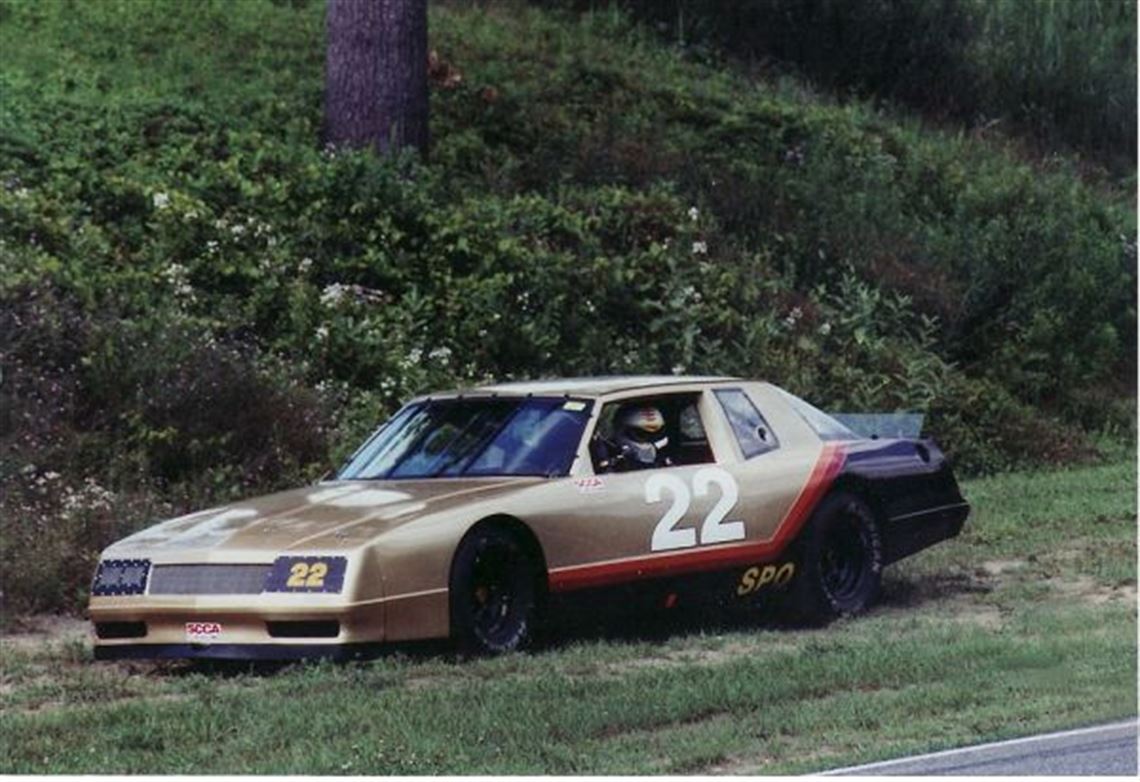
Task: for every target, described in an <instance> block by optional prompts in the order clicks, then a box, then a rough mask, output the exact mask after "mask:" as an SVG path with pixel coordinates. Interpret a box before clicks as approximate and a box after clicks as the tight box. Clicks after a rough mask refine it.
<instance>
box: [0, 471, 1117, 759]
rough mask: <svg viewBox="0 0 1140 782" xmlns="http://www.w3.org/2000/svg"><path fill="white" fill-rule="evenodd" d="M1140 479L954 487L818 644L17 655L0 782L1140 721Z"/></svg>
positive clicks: (1080, 474) (645, 632) (960, 737)
mask: <svg viewBox="0 0 1140 782" xmlns="http://www.w3.org/2000/svg"><path fill="white" fill-rule="evenodd" d="M1135 474H1136V462H1135V459H1134V456H1133V455H1132V454H1120V455H1117V456H1116V457H1115V458H1114V459H1113V460H1112V461H1111V462H1109V463H1108V464H1104V465H1100V466H1095V467H1085V468H1081V469H1071V470H1061V471H1051V472H1035V473H1031V474H1007V475H1003V476H999V477H993V478H986V479H982V480H975V481H968V482H966V483H965V485H964V491H965V493H966V496H967V497H968V499H969V500H970V501H971V502H972V503H973V506H974V508H975V509H976V512H975V515H974V516H973V517H972V518H971V520H970V522H969V523H968V524H967V526H966V528H965V530H964V531H963V533H962V535H961V536H960V537H959V538H956V539H955V540H952V541H949V542H947V543H945V544H943V545H939V546H937V547H934V548H932V549H929V550H927V551H925V552H923V553H921V554H919V555H918V556H917V557H914V558H912V559H909V560H906V561H904V562H903V563H900V564H899V565H896V566H892V567H891V568H888V570H887V571H886V580H885V583H884V592H883V597H882V600H881V601H880V604H879V605H878V606H877V607H876V608H874V609H873V610H872V612H871V613H870V614H869V615H867V616H865V617H862V618H858V619H855V620H850V621H842V622H839V623H837V624H834V625H832V626H830V627H828V628H826V629H822V630H795V631H793V630H786V629H780V628H777V627H774V626H771V625H770V624H763V623H761V624H757V622H756V620H755V617H749V616H748V615H743V616H738V615H735V614H727V615H725V616H722V617H719V618H717V617H710V616H707V615H702V616H694V615H691V614H689V615H681V616H673V615H667V616H666V617H665V618H663V619H662V620H660V621H657V622H650V621H646V620H645V618H644V617H642V618H641V621H629V619H628V618H620V617H619V618H615V619H614V620H612V621H611V623H609V624H607V625H604V626H602V627H593V626H591V625H585V626H583V627H580V628H578V629H576V630H572V631H567V632H566V633H565V634H564V635H563V636H562V637H561V638H560V639H557V640H556V641H555V643H553V645H551V646H550V647H549V648H546V649H544V650H542V651H539V652H536V653H533V654H526V655H510V656H507V657H502V658H497V659H489V660H468V661H462V662H458V661H455V660H453V659H451V658H449V657H445V656H439V655H437V654H435V653H433V652H431V651H430V650H419V651H414V652H411V653H409V652H407V651H405V652H402V653H398V654H390V655H388V656H386V657H384V658H382V659H380V660H378V661H375V662H371V663H361V664H345V665H336V666H333V665H308V666H292V667H289V668H286V669H283V670H278V671H266V670H261V671H252V672H251V671H248V670H247V671H242V670H241V669H240V668H236V667H235V668H232V669H229V670H228V671H226V670H223V671H218V670H213V669H211V668H209V667H205V666H192V665H185V664H165V665H158V664H155V665H150V664H141V663H119V664H111V663H104V664H92V663H91V662H90V661H89V656H90V648H89V646H88V645H87V644H86V642H85V641H84V640H82V636H78V637H77V636H75V635H70V636H68V635H66V634H63V635H61V634H59V633H58V631H57V632H56V634H55V636H54V639H55V640H53V641H52V642H50V643H47V644H45V643H44V642H43V640H42V636H41V637H37V636H36V634H35V633H28V634H25V635H17V636H14V637H9V638H7V639H5V641H6V648H5V653H4V655H3V657H2V658H0V686H2V687H3V689H4V692H5V697H4V700H3V701H2V702H0V769H3V770H4V771H5V772H8V773H104V774H106V773H132V772H140V771H146V772H148V773H257V772H260V773H274V774H296V773H306V774H314V773H323V774H391V773H417V774H427V773H486V774H504V773H528V774H534V773H567V774H569V773H624V774H630V773H653V772H656V773H716V772H719V773H724V772H736V773H753V774H755V773H790V772H806V771H818V770H820V769H823V768H828V767H837V766H842V765H847V764H852V763H857V762H864V761H871V760H876V759H881V758H885V757H892V756H898V755H901V754H906V753H911V752H922V751H928V750H936V749H940V748H944V747H947V746H955V745H960V744H966V743H975V742H980V741H985V740H989V739H997V738H1011V737H1014V736H1018V735H1025V734H1031V733H1034V732H1037V731H1042V730H1050V729H1061V728H1066V727H1073V726H1075V725H1081V724H1087V723H1089V722H1094V721H1098V720H1107V719H1113V718H1121V717H1125V716H1129V715H1135V713H1136V696H1137V691H1136V681H1137V679H1136V675H1137V671H1136V535H1135V529H1136V493H1135ZM618 627H620V628H621V629H620V630H619V629H618ZM219 674H228V675H219ZM647 694H651V697H647ZM346 726H351V728H350V729H346ZM821 737H824V738H823V739H822V740H821Z"/></svg>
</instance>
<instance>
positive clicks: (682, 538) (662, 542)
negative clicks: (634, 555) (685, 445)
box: [645, 467, 744, 551]
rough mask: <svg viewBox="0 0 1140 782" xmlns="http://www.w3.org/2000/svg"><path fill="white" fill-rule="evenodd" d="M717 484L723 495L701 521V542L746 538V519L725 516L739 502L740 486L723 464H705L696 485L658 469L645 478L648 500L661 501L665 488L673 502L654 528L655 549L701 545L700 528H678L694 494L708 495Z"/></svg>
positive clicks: (695, 479) (699, 471) (703, 544)
mask: <svg viewBox="0 0 1140 782" xmlns="http://www.w3.org/2000/svg"><path fill="white" fill-rule="evenodd" d="M712 484H716V485H717V487H719V488H720V499H719V500H717V502H716V504H715V505H713V507H712V510H710V511H709V513H708V515H707V516H705V520H704V522H703V523H702V524H701V534H700V545H702V546H707V545H709V544H712V543H728V542H729V541H733V540H743V539H744V522H743V521H725V520H724V518H725V516H727V515H728V513H729V511H731V510H732V509H733V507H735V506H736V500H737V499H738V498H739V497H740V490H739V489H738V488H737V486H736V480H735V479H734V478H733V477H732V476H731V475H729V474H728V473H727V472H725V471H724V470H722V469H720V468H719V467H705V468H703V469H700V470H697V471H696V472H695V473H694V474H693V489H692V491H691V492H690V491H689V487H688V486H687V485H686V484H685V482H684V481H683V480H681V479H680V478H679V477H677V476H676V475H673V474H670V473H654V474H653V475H650V476H649V480H647V481H646V482H645V501H646V502H648V503H650V504H654V503H658V502H661V495H662V492H668V493H669V494H671V495H672V496H673V504H672V505H670V506H669V509H668V510H666V511H665V515H664V516H662V517H661V521H659V522H657V526H656V527H654V528H653V538H652V539H651V540H650V542H649V548H650V549H651V550H652V551H667V550H669V549H675V548H692V547H693V546H696V545H697V530H696V529H694V528H692V527H682V528H680V529H678V528H677V522H679V521H681V519H683V518H684V517H685V514H686V513H688V512H689V505H690V504H691V503H692V499H693V496H694V495H695V496H697V497H704V496H706V495H707V494H708V493H709V487H710V486H711V485H712Z"/></svg>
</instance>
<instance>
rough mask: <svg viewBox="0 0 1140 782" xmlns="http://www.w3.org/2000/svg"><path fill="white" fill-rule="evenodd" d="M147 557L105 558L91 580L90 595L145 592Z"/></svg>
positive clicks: (147, 570) (137, 593)
mask: <svg viewBox="0 0 1140 782" xmlns="http://www.w3.org/2000/svg"><path fill="white" fill-rule="evenodd" d="M149 574H150V560H149V559H105V560H103V561H102V562H100V563H99V568H98V570H96V571H95V578H94V580H93V581H92V582H91V594H92V595H101V596H103V595H141V594H143V593H144V592H146V582H147V576H148V575H149Z"/></svg>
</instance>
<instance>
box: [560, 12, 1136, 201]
mask: <svg viewBox="0 0 1140 782" xmlns="http://www.w3.org/2000/svg"><path fill="white" fill-rule="evenodd" d="M574 4H575V5H577V6H580V7H581V6H598V5H604V4H602V3H598V2H596V0H578V1H577V2H576V3H574ZM621 5H623V6H625V7H627V8H629V9H631V10H632V11H633V13H634V15H635V16H636V17H637V18H639V19H642V20H645V21H647V22H652V23H654V24H656V25H657V26H659V28H660V29H661V31H662V32H663V33H665V35H666V37H667V38H669V39H671V40H676V41H679V42H681V43H682V44H684V45H687V46H688V48H689V49H690V50H692V51H694V52H695V53H696V54H698V55H700V56H704V57H710V56H711V57H715V56H716V53H717V52H718V51H727V52H729V53H731V54H733V55H735V56H736V58H738V59H744V60H747V61H748V62H749V63H751V64H753V65H760V67H762V68H766V69H771V68H773V67H779V66H781V65H782V66H785V67H786V66H788V65H791V66H793V67H794V68H796V69H798V70H800V71H802V72H804V73H806V74H808V75H810V76H811V77H812V78H813V79H815V80H817V81H818V82H819V83H821V84H823V85H825V86H827V87H829V88H830V89H833V90H840V91H843V90H853V91H856V92H859V93H862V94H863V95H867V96H871V97H874V98H876V99H880V100H881V99H886V100H892V101H897V102H900V103H903V104H906V105H908V106H912V107H915V108H917V109H919V110H921V111H923V112H924V113H925V114H926V115H928V116H931V117H934V118H936V119H940V120H944V119H949V120H952V121H956V122H960V123H963V124H964V125H965V126H967V127H969V128H972V129H974V130H975V131H976V132H978V133H983V134H991V135H993V134H995V132H996V134H997V135H1002V134H1006V135H1011V136H1013V137H1015V138H1017V137H1023V138H1028V139H1029V140H1030V141H1031V142H1032V143H1031V144H1030V147H1031V148H1035V149H1037V150H1038V151H1039V152H1045V151H1048V150H1050V149H1054V148H1056V147H1058V146H1061V147H1065V148H1068V149H1070V150H1074V151H1077V152H1079V153H1080V154H1082V156H1083V157H1085V158H1086V159H1087V160H1089V161H1091V162H1092V163H1094V164H1096V163H1099V164H1100V165H1103V166H1107V167H1108V169H1109V170H1110V171H1111V172H1112V173H1113V174H1114V175H1115V176H1118V177H1120V178H1122V179H1127V178H1128V177H1130V176H1134V175H1135V169H1136V144H1135V140H1136V4H1135V3H1133V2H1131V1H1130V0H1079V2H1066V1H1065V0H939V1H938V2H934V1H933V0H863V2H858V3H851V2H846V0H819V1H818V2H811V3H807V2H802V1H801V0H728V1H727V2H726V1H725V0H677V1H676V2H671V3H662V2H658V1H657V0H621ZM710 45H712V46H714V47H715V49H714V50H712V51H710V49H709V47H710ZM1094 167H1095V166H1094Z"/></svg>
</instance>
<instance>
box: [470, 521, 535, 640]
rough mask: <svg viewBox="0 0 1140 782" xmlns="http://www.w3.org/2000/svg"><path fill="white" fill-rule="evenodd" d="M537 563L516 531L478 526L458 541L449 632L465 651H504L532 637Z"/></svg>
mask: <svg viewBox="0 0 1140 782" xmlns="http://www.w3.org/2000/svg"><path fill="white" fill-rule="evenodd" d="M537 583H538V568H537V566H536V564H535V563H534V561H533V559H532V558H531V557H530V556H529V554H528V553H527V550H526V548H525V547H524V546H523V545H522V544H521V543H520V542H519V540H518V536H516V535H514V534H512V533H511V532H509V531H507V530H504V529H502V528H499V527H482V528H476V529H474V530H472V531H471V532H469V533H468V534H467V536H466V537H465V538H464V539H463V540H462V541H461V542H460V544H459V548H458V550H457V551H456V554H455V559H454V561H453V563H452V567H451V581H450V591H451V632H452V637H453V638H454V639H455V640H456V642H457V643H458V646H459V648H460V650H461V651H463V652H466V653H469V654H502V653H504V652H510V651H514V650H516V649H522V648H524V647H525V646H526V645H527V643H528V642H529V641H530V640H531V637H532V635H533V627H534V623H535V619H536V613H537V605H538V589H537Z"/></svg>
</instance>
